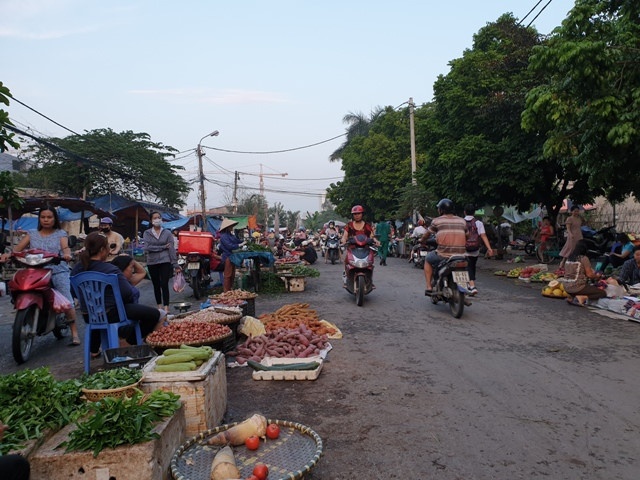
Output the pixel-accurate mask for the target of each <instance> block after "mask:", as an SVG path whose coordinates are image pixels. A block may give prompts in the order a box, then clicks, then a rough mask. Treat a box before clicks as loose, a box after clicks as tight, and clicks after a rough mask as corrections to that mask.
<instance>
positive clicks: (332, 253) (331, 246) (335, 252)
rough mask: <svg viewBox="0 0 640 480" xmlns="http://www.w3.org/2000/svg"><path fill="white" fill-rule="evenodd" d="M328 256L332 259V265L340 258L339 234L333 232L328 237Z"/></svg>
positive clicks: (326, 253) (326, 252)
mask: <svg viewBox="0 0 640 480" xmlns="http://www.w3.org/2000/svg"><path fill="white" fill-rule="evenodd" d="M325 246H326V251H325V255H326V258H327V259H329V260H330V261H331V265H335V263H336V262H337V261H338V260H339V259H340V239H339V238H338V235H336V234H335V233H332V234H331V235H329V236H328V237H327V243H326V245H325Z"/></svg>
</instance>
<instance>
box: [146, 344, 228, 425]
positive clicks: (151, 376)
mask: <svg viewBox="0 0 640 480" xmlns="http://www.w3.org/2000/svg"><path fill="white" fill-rule="evenodd" d="M155 362H156V359H155V358H154V359H152V360H151V361H150V362H149V363H148V364H147V365H146V366H145V367H144V369H143V372H144V375H143V377H142V391H143V392H145V393H151V392H153V391H154V390H164V391H165V392H172V393H175V394H177V395H180V397H181V398H182V401H183V402H184V406H185V416H186V426H185V434H186V435H187V436H193V435H197V434H198V433H200V432H203V431H205V430H208V429H210V428H214V427H216V426H218V425H220V423H221V422H222V417H223V416H224V413H225V411H226V410H227V375H226V367H225V363H224V355H223V354H222V353H221V352H214V354H213V357H211V359H210V360H209V361H208V362H206V363H204V364H202V365H201V366H200V368H198V369H197V370H194V371H191V372H154V371H153V367H154V365H155Z"/></svg>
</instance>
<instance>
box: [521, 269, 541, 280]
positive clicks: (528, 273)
mask: <svg viewBox="0 0 640 480" xmlns="http://www.w3.org/2000/svg"><path fill="white" fill-rule="evenodd" d="M540 271H541V269H540V268H538V267H525V268H523V269H521V270H520V275H518V278H522V279H530V278H531V277H532V276H534V275H535V274H536V273H539V272H540Z"/></svg>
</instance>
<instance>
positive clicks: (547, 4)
mask: <svg viewBox="0 0 640 480" xmlns="http://www.w3.org/2000/svg"><path fill="white" fill-rule="evenodd" d="M552 1H553V0H549V1H548V2H547V3H546V5H545V6H544V7H542V9H541V10H540V11H539V12H538V14H537V15H536V16H535V17H533V20H531V21H530V22H529V24H528V25H527V28H529V27H530V26H531V24H532V23H533V22H535V21H536V18H538V17H539V16H540V14H541V13H542V12H544V9H545V8H547V7H548V6H549V4H550V3H551V2H552Z"/></svg>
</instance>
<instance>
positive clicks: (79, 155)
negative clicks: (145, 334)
mask: <svg viewBox="0 0 640 480" xmlns="http://www.w3.org/2000/svg"><path fill="white" fill-rule="evenodd" d="M50 142H51V143H52V144H53V145H55V146H57V147H59V149H58V148H53V149H52V148H50V147H48V146H45V145H40V144H38V145H36V146H34V147H32V149H33V154H34V156H33V159H34V161H35V162H36V168H34V169H32V170H30V171H29V173H28V177H27V182H28V184H29V185H30V186H34V187H42V188H47V189H50V190H54V191H57V192H59V193H61V194H65V195H72V196H82V194H83V193H84V192H86V196H88V197H98V196H101V195H104V194H107V193H116V194H119V195H122V196H124V197H126V198H135V199H139V198H144V199H149V200H150V201H153V202H157V203H160V204H162V205H165V206H167V207H172V208H179V207H182V206H184V205H185V198H186V195H187V194H188V192H189V189H190V187H189V185H188V184H187V182H186V180H185V179H184V178H182V176H180V174H179V173H178V171H179V170H183V168H182V167H180V166H175V165H171V164H170V163H169V161H168V158H170V157H172V156H173V155H174V152H176V150H175V149H174V148H172V147H169V146H165V145H163V144H161V143H157V142H153V141H151V139H150V137H149V135H148V134H146V133H134V132H132V131H125V132H121V133H116V132H114V131H113V130H111V129H99V130H92V131H90V132H87V133H86V134H84V135H71V136H69V137H65V138H56V139H50Z"/></svg>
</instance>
